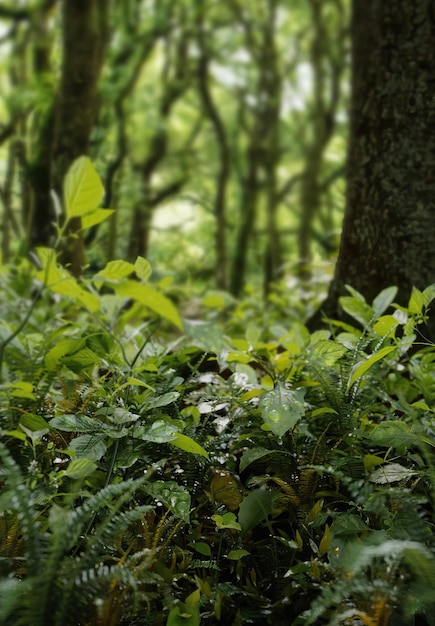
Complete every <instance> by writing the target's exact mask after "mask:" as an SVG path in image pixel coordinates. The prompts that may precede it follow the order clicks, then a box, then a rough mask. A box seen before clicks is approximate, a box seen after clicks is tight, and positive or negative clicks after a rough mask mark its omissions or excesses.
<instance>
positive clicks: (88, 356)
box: [60, 348, 101, 374]
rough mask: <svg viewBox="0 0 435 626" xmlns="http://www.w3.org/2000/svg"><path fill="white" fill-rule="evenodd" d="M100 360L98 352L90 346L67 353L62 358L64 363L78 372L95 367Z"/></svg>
mask: <svg viewBox="0 0 435 626" xmlns="http://www.w3.org/2000/svg"><path fill="white" fill-rule="evenodd" d="M100 360H101V359H100V357H99V356H98V354H95V352H93V351H92V350H90V349H89V348H83V350H78V351H77V352H74V354H67V355H65V356H63V357H62V358H61V359H60V361H61V363H62V365H65V366H66V367H68V368H69V369H70V370H71V371H72V372H75V373H76V374H79V373H80V372H82V371H83V370H85V369H88V368H93V367H94V365H97V364H98V363H99V362H100Z"/></svg>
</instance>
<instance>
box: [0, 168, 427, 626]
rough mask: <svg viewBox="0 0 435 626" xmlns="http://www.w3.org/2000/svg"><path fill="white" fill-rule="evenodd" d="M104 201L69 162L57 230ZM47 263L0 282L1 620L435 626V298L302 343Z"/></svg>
mask: <svg viewBox="0 0 435 626" xmlns="http://www.w3.org/2000/svg"><path fill="white" fill-rule="evenodd" d="M87 181H91V183H90V185H89V187H88V186H87ZM97 188H99V179H98V176H97V174H96V172H95V170H94V169H93V166H92V165H91V163H90V162H89V161H88V160H87V159H84V160H83V159H80V160H79V161H78V162H76V163H75V164H74V167H73V169H72V170H70V173H69V174H68V177H67V181H66V184H65V204H66V206H67V207H69V209H68V211H67V213H66V223H65V224H63V225H62V226H59V228H58V232H59V234H60V236H62V233H63V232H64V230H65V228H66V224H67V221H68V219H69V217H70V216H71V215H73V214H74V216H77V215H78V214H80V216H85V217H89V218H90V217H91V216H94V217H95V218H96V217H97V216H101V217H103V214H101V213H99V211H100V209H97V208H96V207H97V206H98V202H99V200H100V198H101V193H100V192H98V193H97ZM77 212H79V213H77ZM37 256H38V267H35V266H34V264H33V263H31V262H30V261H28V260H25V259H21V261H20V264H19V265H18V266H15V267H12V266H6V265H4V266H2V268H1V281H2V288H3V293H4V294H5V296H4V299H3V302H2V318H1V319H2V325H1V340H2V343H1V347H0V354H1V362H2V380H1V387H0V393H1V409H0V410H1V436H2V444H1V447H0V455H1V474H0V478H1V482H2V493H1V496H0V506H1V516H0V524H1V540H0V557H1V560H0V575H1V579H0V623H2V624H5V625H6V624H8V626H13V625H15V624H16V625H17V626H18V625H19V624H23V625H24V624H29V623H32V625H33V624H34V625H35V626H38V625H39V624H41V625H42V624H53V625H58V624H67V625H68V624H71V626H76V625H79V624H80V625H86V626H87V625H91V624H95V625H97V624H103V623H104V624H109V625H112V624H113V625H115V624H117V625H118V624H119V625H129V626H131V625H134V624H141V625H142V624H149V625H150V626H154V625H156V626H158V625H161V624H166V625H167V626H178V625H179V624H189V625H190V626H197V625H199V624H202V625H206V624H210V625H211V624H219V623H221V624H234V625H237V624H275V625H276V624H283V625H284V624H295V626H296V625H298V624H331V625H332V624H343V623H344V624H346V623H362V624H366V625H369V626H380V625H381V624H383V625H385V624H391V625H397V624H399V625H400V624H403V625H405V624H409V623H411V620H412V619H413V616H414V615H417V614H418V615H420V616H421V618H423V616H424V617H425V619H426V623H428V624H434V623H435V622H434V618H433V615H434V613H435V612H434V608H435V607H434V600H433V583H434V580H435V556H434V542H433V522H434V519H433V510H434V495H435V494H434V487H433V485H434V462H433V448H434V445H435V440H434V429H435V421H434V411H433V408H432V405H433V398H434V397H435V390H434V384H433V380H434V371H433V370H434V362H435V349H434V346H433V345H431V344H428V343H427V342H426V341H424V340H422V338H423V335H422V333H421V328H423V326H422V325H423V324H424V322H425V319H426V316H427V311H428V307H429V306H430V304H431V302H432V300H433V297H434V295H435V289H434V288H433V287H429V288H428V289H426V290H425V291H423V292H420V291H418V290H414V292H413V294H412V296H411V299H410V301H409V304H408V306H407V307H399V306H397V305H395V304H394V298H395V294H396V290H395V288H389V289H386V290H384V291H383V292H382V293H381V294H379V295H378V296H377V297H376V298H375V300H374V301H373V302H372V303H371V304H369V303H367V302H366V301H365V300H364V298H363V297H362V296H361V295H360V294H359V293H357V292H356V291H355V290H353V289H351V288H349V295H348V296H346V297H344V298H343V299H342V301H341V305H342V307H343V309H344V310H345V311H346V313H347V314H348V315H349V316H350V318H352V319H353V320H354V322H353V323H350V322H348V323H344V322H337V321H334V320H329V325H330V330H324V331H317V332H314V333H312V334H310V333H309V332H308V330H307V329H306V328H305V326H304V325H303V324H302V323H301V321H297V320H296V319H293V320H292V322H291V324H289V322H288V316H287V314H286V313H284V315H282V306H283V301H284V297H285V295H284V293H283V292H282V293H280V292H279V291H277V294H278V295H276V297H275V298H271V299H270V300H269V302H268V303H267V305H266V306H265V308H264V309H261V308H260V307H259V306H257V308H256V309H255V312H254V313H253V312H252V309H251V304H250V303H249V301H247V302H245V303H241V304H236V303H235V302H234V301H233V300H231V299H230V298H229V299H227V300H226V299H225V298H224V297H223V296H222V297H218V296H219V294H216V293H215V294H214V295H213V294H210V297H209V299H208V301H207V302H206V303H204V305H206V306H207V310H208V315H207V316H206V318H205V319H203V320H202V321H198V320H195V319H188V318H182V317H181V316H180V314H179V312H178V310H177V308H176V307H175V305H174V304H173V303H172V301H171V300H170V298H169V297H168V296H167V294H165V287H164V284H163V285H162V284H158V283H157V284H154V283H150V282H148V281H149V280H150V277H151V273H150V267H149V265H148V263H147V261H146V260H145V259H143V258H139V259H138V260H137V261H136V262H135V263H127V262H124V261H112V262H109V263H108V264H107V265H106V266H105V267H104V268H103V269H102V270H100V271H99V272H97V273H95V274H93V275H90V276H86V277H83V278H81V279H76V278H73V277H72V276H71V274H70V273H69V271H68V268H65V267H62V266H61V265H60V264H59V263H58V261H57V258H56V250H54V249H46V248H43V249H39V250H38V251H37ZM29 294H31V295H32V296H33V297H32V299H29ZM278 296H279V297H278ZM296 297H298V295H296V296H295V298H296ZM253 300H254V298H253ZM225 303H227V304H225ZM288 306H289V308H291V301H290V302H289V304H288ZM296 308H297V307H296ZM20 320H21V321H20ZM358 620H359V621H358Z"/></svg>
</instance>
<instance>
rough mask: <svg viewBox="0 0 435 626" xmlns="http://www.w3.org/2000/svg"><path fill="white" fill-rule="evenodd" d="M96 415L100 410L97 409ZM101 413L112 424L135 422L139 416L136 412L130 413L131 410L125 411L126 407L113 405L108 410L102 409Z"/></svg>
mask: <svg viewBox="0 0 435 626" xmlns="http://www.w3.org/2000/svg"><path fill="white" fill-rule="evenodd" d="M96 415H100V412H99V411H97V413H96ZM101 415H103V416H106V417H107V420H108V421H109V422H111V423H112V424H131V423H132V422H136V421H137V420H138V419H139V417H140V415H138V414H137V413H131V411H127V409H123V408H122V407H115V408H114V409H111V410H110V411H107V410H106V409H103V410H102V412H101Z"/></svg>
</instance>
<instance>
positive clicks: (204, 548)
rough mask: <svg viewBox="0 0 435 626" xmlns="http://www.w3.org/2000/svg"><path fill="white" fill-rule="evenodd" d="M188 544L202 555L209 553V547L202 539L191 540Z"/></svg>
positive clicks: (208, 554)
mask: <svg viewBox="0 0 435 626" xmlns="http://www.w3.org/2000/svg"><path fill="white" fill-rule="evenodd" d="M188 545H189V546H190V547H191V548H194V549H195V550H196V551H197V552H199V553H200V554H203V555H204V556H210V555H211V548H210V546H209V545H208V543H204V541H191V542H190V543H189V544H188Z"/></svg>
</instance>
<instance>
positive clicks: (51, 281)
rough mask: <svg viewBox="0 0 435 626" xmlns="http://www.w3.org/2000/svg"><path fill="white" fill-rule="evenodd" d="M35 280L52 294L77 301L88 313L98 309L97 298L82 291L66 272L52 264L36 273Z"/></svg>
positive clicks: (98, 302) (88, 292)
mask: <svg viewBox="0 0 435 626" xmlns="http://www.w3.org/2000/svg"><path fill="white" fill-rule="evenodd" d="M36 278H37V279H38V280H40V281H41V282H42V283H43V284H44V285H45V286H46V287H47V288H48V289H50V290H51V291H53V292H54V293H58V294H59V295H63V296H68V297H69V298H73V299H74V300H78V301H79V302H81V304H83V306H85V307H86V308H87V309H89V310H90V311H93V312H95V311H98V310H99V308H100V301H99V299H98V296H96V295H95V294H93V293H91V292H90V291H86V290H85V289H83V287H81V286H80V285H79V284H78V282H77V281H76V279H75V278H74V277H73V276H71V274H70V273H69V272H67V270H65V269H64V268H62V267H60V266H58V265H55V264H52V265H49V266H47V267H46V268H45V269H43V270H40V271H38V272H36Z"/></svg>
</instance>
